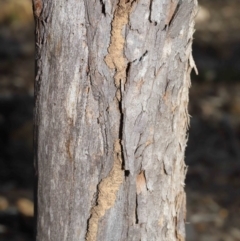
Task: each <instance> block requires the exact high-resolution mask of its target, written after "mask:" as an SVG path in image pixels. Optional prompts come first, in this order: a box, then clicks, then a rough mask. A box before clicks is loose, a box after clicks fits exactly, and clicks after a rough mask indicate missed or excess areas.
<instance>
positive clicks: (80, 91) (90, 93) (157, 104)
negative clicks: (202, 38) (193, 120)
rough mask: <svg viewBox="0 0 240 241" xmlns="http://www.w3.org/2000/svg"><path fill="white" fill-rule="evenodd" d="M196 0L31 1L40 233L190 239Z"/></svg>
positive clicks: (105, 239)
mask: <svg viewBox="0 0 240 241" xmlns="http://www.w3.org/2000/svg"><path fill="white" fill-rule="evenodd" d="M196 5H197V2H196V0H150V1H146V0H138V1H134V0H129V1H126V0H112V1H107V0H96V1H88V0H84V1H79V0H68V1H66V0H58V1H57V0H45V1H43V2H42V1H41V0H33V9H34V15H35V20H36V66H37V68H36V70H37V71H36V80H35V163H36V169H37V171H36V173H37V179H38V185H37V186H38V188H37V214H36V215H37V240H38V241H40V240H41V241H42V240H44V241H50V240H51V241H53V240H56V241H57V240H62V241H65V240H66V241H83V240H86V241H96V240H97V241H111V240H112V241H116V240H117V241H127V240H128V241H134V240H136V241H139V240H142V241H143V240H145V241H154V240H162V241H165V240H166V241H173V240H184V237H185V228H184V226H185V224H184V220H185V192H184V179H185V172H186V166H185V164H184V151H185V147H186V130H187V127H188V124H189V116H188V111H187V105H188V88H189V86H190V72H191V69H192V67H194V62H193V59H192V55H191V45H192V35H193V32H194V20H193V19H194V16H195V13H196Z"/></svg>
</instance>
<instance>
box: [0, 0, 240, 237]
mask: <svg viewBox="0 0 240 241" xmlns="http://www.w3.org/2000/svg"><path fill="white" fill-rule="evenodd" d="M199 3H200V6H201V8H200V10H199V14H198V17H197V25H196V27H197V31H196V34H195V40H194V46H193V54H194V58H195V61H196V64H197V66H198V69H199V72H200V74H199V76H195V75H194V74H193V76H192V80H193V81H192V82H193V84H192V88H191V91H190V105H189V111H190V114H191V115H192V118H191V128H190V131H189V142H188V148H187V151H186V163H187V165H188V166H189V167H188V174H187V179H186V190H187V201H188V203H187V206H188V207H187V208H188V214H187V224H186V227H187V241H215V240H216V241H221V240H222V241H238V240H240V220H239V214H240V179H239V177H240V31H239V29H240V2H239V0H228V1H226V0H225V1H223V0H212V1H207V0H200V1H199ZM33 80H34V26H33V18H32V9H31V1H30V0H1V2H0V133H1V134H0V240H1V241H32V240H34V238H33V177H34V172H33V164H32V162H33V152H32V109H33Z"/></svg>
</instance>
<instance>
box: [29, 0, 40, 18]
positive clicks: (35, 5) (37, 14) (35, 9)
mask: <svg viewBox="0 0 240 241" xmlns="http://www.w3.org/2000/svg"><path fill="white" fill-rule="evenodd" d="M32 2H33V13H34V15H35V17H37V18H39V17H40V15H41V13H42V9H43V1H42V0H32Z"/></svg>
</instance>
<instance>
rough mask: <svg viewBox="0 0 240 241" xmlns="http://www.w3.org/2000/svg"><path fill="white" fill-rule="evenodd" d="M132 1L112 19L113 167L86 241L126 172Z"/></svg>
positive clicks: (101, 188) (110, 204)
mask: <svg viewBox="0 0 240 241" xmlns="http://www.w3.org/2000/svg"><path fill="white" fill-rule="evenodd" d="M133 2H134V1H133V0H132V1H129V2H125V0H120V1H119V3H118V5H117V8H116V10H115V13H114V17H113V20H112V24H111V25H112V29H111V39H110V46H109V47H108V55H107V56H106V57H105V62H106V64H107V66H108V67H109V68H110V69H114V70H115V74H114V83H115V86H116V95H115V101H116V102H117V103H118V108H119V123H118V126H119V128H118V139H117V140H115V144H114V148H113V156H114V160H113V161H114V162H113V167H112V170H111V171H110V173H109V174H108V176H107V177H105V178H104V179H102V180H101V181H100V183H99V185H98V197H97V205H96V206H94V207H92V209H91V216H90V218H89V220H88V227H87V233H86V241H96V240H97V233H98V225H99V221H100V219H101V218H103V217H104V215H105V213H106V211H107V210H109V209H110V208H111V207H113V206H114V204H115V201H116V198H117V193H118V191H119V188H120V186H121V184H122V182H123V180H124V175H125V174H126V172H125V171H126V170H123V169H124V157H123V146H122V134H123V117H124V113H123V110H122V94H123V91H124V85H125V83H126V77H127V70H128V63H127V60H126V58H125V56H124V45H125V39H124V37H123V35H122V31H123V28H124V27H125V25H126V24H127V23H128V18H129V13H130V11H131V6H132V3H133Z"/></svg>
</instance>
